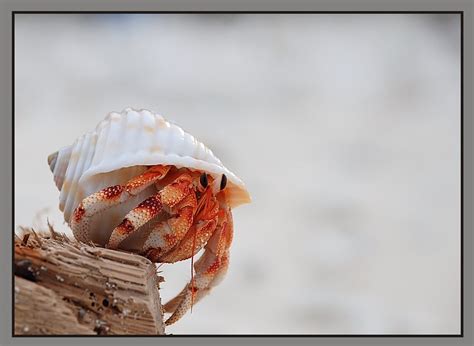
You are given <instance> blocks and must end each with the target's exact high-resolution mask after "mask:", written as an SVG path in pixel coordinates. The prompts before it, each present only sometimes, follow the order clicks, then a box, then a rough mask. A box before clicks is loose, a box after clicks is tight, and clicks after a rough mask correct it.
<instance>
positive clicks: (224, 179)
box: [221, 174, 227, 190]
mask: <svg viewBox="0 0 474 346" xmlns="http://www.w3.org/2000/svg"><path fill="white" fill-rule="evenodd" d="M226 185H227V177H226V176H225V174H222V179H221V190H224V189H225V186H226Z"/></svg>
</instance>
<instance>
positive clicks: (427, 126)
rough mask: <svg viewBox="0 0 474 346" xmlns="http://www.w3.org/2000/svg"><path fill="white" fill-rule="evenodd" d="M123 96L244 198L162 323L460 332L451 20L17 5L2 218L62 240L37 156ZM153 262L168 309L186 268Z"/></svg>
mask: <svg viewBox="0 0 474 346" xmlns="http://www.w3.org/2000/svg"><path fill="white" fill-rule="evenodd" d="M129 106H130V107H135V108H147V109H150V110H152V111H154V112H157V113H160V114H162V115H164V116H165V117H166V118H167V119H168V120H170V121H172V122H174V123H176V124H178V125H180V126H181V127H183V128H184V129H185V130H186V131H188V132H190V133H191V134H193V135H194V136H195V137H197V138H198V139H200V140H201V141H203V142H204V143H206V144H207V145H208V146H209V147H210V148H211V149H212V150H213V151H214V153H215V154H216V155H217V156H218V157H219V158H220V159H221V160H222V162H223V163H224V164H225V165H226V166H227V167H228V168H229V169H230V170H232V171H233V172H235V173H236V174H237V175H238V176H239V177H240V178H241V179H243V180H244V182H245V183H246V185H247V187H248V189H249V191H250V193H251V194H252V197H253V203H252V204H249V205H244V206H241V207H239V208H237V209H235V210H234V227H235V238H234V243H233V247H232V250H231V265H230V268H229V271H228V274H227V277H226V279H225V280H224V281H223V282H222V283H221V284H220V286H218V287H217V288H216V289H215V290H214V291H213V292H212V293H211V295H209V296H208V297H207V298H206V299H204V300H203V301H202V302H200V303H199V304H198V305H196V306H195V307H194V309H193V312H192V314H189V313H188V314H187V315H186V316H185V317H184V318H183V319H182V320H181V321H179V322H178V323H177V324H176V325H173V326H171V327H170V328H168V330H167V332H169V333H175V334H181V333H208V334H209V333H216V334H219V333H232V334H240V333H245V334H247V333H255V334H259V333H277V334H280V333H281V334H286V333H310V334H322V333H342V334H347V333H351V334H352V333H354V334H357V333H459V331H460V327H459V326H460V305H459V303H460V266H459V263H460V23H459V16H458V15H454V14H452V15H451V14H450V15H448V14H442V15H428V14H417V15H415V14H403V15H402V14H393V15H389V14H380V15H374V14H372V15H348V14H339V15H327V14H320V15H316V14H306V15H302V14H286V15H285V14H283V15H281V14H279V15H276V14H263V15H257V14H225V15H224V14H145V15H117V14H108V15H107V14H103V15H85V14H81V15H79V14H76V15H58V14H56V15H46V14H37V15H26V14H17V15H16V16H15V109H16V112H15V225H16V226H21V225H22V226H32V225H33V226H35V227H38V228H39V227H44V225H45V222H46V218H47V217H48V218H49V219H50V220H51V221H52V222H53V224H54V226H55V227H56V228H57V229H58V230H60V231H64V232H68V234H71V232H70V231H69V230H68V228H67V226H66V225H65V224H64V223H63V220H62V215H61V214H60V212H59V210H58V203H59V202H58V197H59V193H58V191H57V189H56V186H55V185H54V183H53V177H52V174H51V172H50V171H49V167H48V165H47V156H48V155H49V154H50V153H52V152H54V151H56V150H57V149H59V148H60V147H62V146H65V145H69V144H71V143H72V142H73V141H74V140H75V139H76V137H78V136H79V135H81V134H82V133H84V132H86V131H89V130H92V129H93V128H94V127H95V126H96V124H97V123H98V122H99V121H100V120H102V119H103V118H104V117H105V115H106V114H107V113H109V112H111V111H121V110H122V109H123V108H125V107H129ZM16 231H18V230H16ZM160 270H162V271H163V272H162V275H164V276H165V278H166V282H165V283H164V284H163V286H162V289H161V294H162V298H163V300H165V301H166V300H168V299H169V298H171V297H173V296H174V295H175V294H176V293H177V292H178V291H179V290H181V288H182V287H183V285H184V284H185V283H186V282H187V281H188V280H189V279H190V274H189V271H190V262H189V261H185V262H182V263H177V264H173V265H163V266H162V267H160Z"/></svg>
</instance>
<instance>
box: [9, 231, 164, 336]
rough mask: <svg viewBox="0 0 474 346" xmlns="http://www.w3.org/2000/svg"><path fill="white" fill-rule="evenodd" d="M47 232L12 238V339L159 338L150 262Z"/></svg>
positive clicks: (157, 280)
mask: <svg viewBox="0 0 474 346" xmlns="http://www.w3.org/2000/svg"><path fill="white" fill-rule="evenodd" d="M50 231H51V234H49V235H45V234H36V233H34V232H33V231H32V230H29V231H25V232H24V235H22V237H17V239H16V240H15V256H14V270H15V295H14V299H15V301H14V306H15V335H22V334H35V335H39V334H49V335H53V334H54V335H68V334H69V335H79V334H80V335H83V334H93V335H94V334H95V335H97V334H99V335H103V334H115V335H117V334H134V335H150V334H154V335H157V334H164V332H165V330H164V329H165V328H164V323H163V311H162V307H161V300H160V295H159V283H160V282H161V281H162V278H161V277H160V276H158V275H157V271H156V267H155V265H154V264H153V263H151V262H150V261H149V260H148V259H146V258H144V257H142V256H138V255H135V254H131V253H126V252H121V251H114V250H110V249H104V248H99V247H95V246H93V245H92V244H91V245H87V244H84V243H79V242H77V241H75V240H71V239H69V238H67V237H66V236H64V235H59V234H58V233H56V232H54V230H52V228H50Z"/></svg>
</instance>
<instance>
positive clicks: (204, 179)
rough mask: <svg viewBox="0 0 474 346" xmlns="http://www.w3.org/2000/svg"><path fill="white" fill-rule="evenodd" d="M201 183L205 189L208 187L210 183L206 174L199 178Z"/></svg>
mask: <svg viewBox="0 0 474 346" xmlns="http://www.w3.org/2000/svg"><path fill="white" fill-rule="evenodd" d="M199 182H200V183H201V186H202V187H204V188H206V187H207V184H208V181H207V174H206V173H203V174H201V177H200V178H199Z"/></svg>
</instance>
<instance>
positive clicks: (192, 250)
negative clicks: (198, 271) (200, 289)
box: [191, 228, 197, 313]
mask: <svg viewBox="0 0 474 346" xmlns="http://www.w3.org/2000/svg"><path fill="white" fill-rule="evenodd" d="M196 237H197V228H195V229H194V237H193V247H192V249H191V313H192V312H193V305H194V249H195V248H196Z"/></svg>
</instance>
